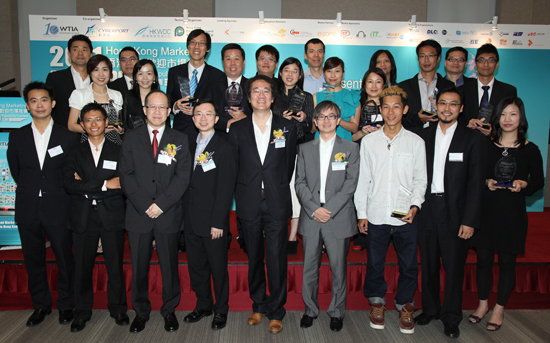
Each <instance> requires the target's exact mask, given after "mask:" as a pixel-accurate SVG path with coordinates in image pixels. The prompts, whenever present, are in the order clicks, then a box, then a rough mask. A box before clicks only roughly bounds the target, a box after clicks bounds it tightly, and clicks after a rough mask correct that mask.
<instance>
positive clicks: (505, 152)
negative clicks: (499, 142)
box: [502, 147, 508, 157]
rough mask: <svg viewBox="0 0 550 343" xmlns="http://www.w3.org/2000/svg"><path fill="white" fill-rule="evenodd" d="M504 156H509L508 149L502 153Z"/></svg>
mask: <svg viewBox="0 0 550 343" xmlns="http://www.w3.org/2000/svg"><path fill="white" fill-rule="evenodd" d="M502 156H504V157H506V156H508V147H504V151H502Z"/></svg>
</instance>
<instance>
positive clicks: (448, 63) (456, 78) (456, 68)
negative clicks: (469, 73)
mask: <svg viewBox="0 0 550 343" xmlns="http://www.w3.org/2000/svg"><path fill="white" fill-rule="evenodd" d="M467 61H468V50H466V49H464V48H463V47H461V46H455V47H452V48H450V49H449V50H447V52H446V53H445V73H446V74H445V79H447V80H449V81H451V82H452V83H454V84H455V86H456V87H460V86H462V85H463V84H464V80H466V79H469V77H466V76H464V69H465V68H466V62H467Z"/></svg>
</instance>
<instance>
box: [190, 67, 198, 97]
mask: <svg viewBox="0 0 550 343" xmlns="http://www.w3.org/2000/svg"><path fill="white" fill-rule="evenodd" d="M197 73H198V71H197V69H193V75H192V76H191V81H190V82H189V91H190V93H191V96H195V91H196V90H197V85H198V84H199V80H198V79H197Z"/></svg>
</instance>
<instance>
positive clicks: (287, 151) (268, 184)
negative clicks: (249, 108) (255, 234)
mask: <svg viewBox="0 0 550 343" xmlns="http://www.w3.org/2000/svg"><path fill="white" fill-rule="evenodd" d="M278 129H281V130H283V131H287V132H286V133H285V137H286V142H285V147H284V148H275V144H274V143H273V138H274V137H273V131H274V130H278ZM229 135H230V137H231V138H232V140H233V142H234V144H235V147H236V148H237V163H238V170H239V172H238V174H237V186H236V188H235V199H236V201H237V214H238V215H239V216H240V217H242V218H244V219H255V218H257V216H258V215H259V213H260V204H261V200H262V196H261V189H262V181H263V183H264V190H265V191H264V194H265V199H266V201H267V203H268V206H269V209H270V210H271V214H272V216H273V218H274V219H276V220H286V219H288V218H289V217H290V215H291V212H292V209H291V200H290V187H289V182H290V180H291V178H292V174H293V172H294V163H295V159H296V128H295V127H294V125H293V124H292V123H291V122H290V121H289V120H286V119H284V118H283V117H281V116H279V115H277V114H275V113H273V121H272V124H271V136H270V143H269V147H268V149H267V153H266V155H265V160H264V163H263V164H262V162H261V160H260V155H259V154H258V148H257V146H256V139H255V136H254V126H253V124H252V116H248V117H246V118H245V119H243V120H240V121H238V122H236V123H235V124H233V125H231V130H230V131H229Z"/></svg>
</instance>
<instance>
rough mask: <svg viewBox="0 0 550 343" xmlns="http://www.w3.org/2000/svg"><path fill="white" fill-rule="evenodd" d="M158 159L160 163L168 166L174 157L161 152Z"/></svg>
mask: <svg viewBox="0 0 550 343" xmlns="http://www.w3.org/2000/svg"><path fill="white" fill-rule="evenodd" d="M157 161H158V163H162V164H166V165H167V166H169V165H171V164H172V158H171V157H170V156H168V155H163V154H160V155H159V157H158V160H157Z"/></svg>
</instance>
